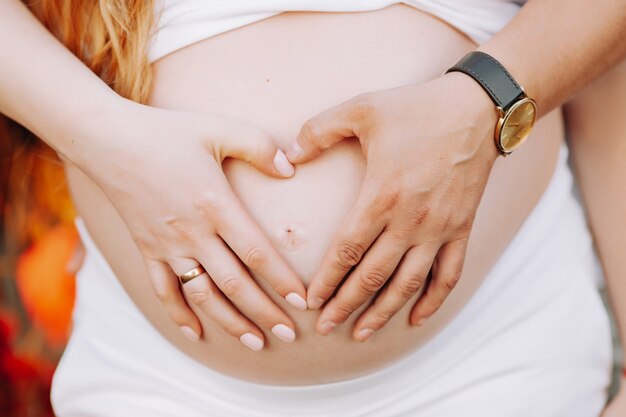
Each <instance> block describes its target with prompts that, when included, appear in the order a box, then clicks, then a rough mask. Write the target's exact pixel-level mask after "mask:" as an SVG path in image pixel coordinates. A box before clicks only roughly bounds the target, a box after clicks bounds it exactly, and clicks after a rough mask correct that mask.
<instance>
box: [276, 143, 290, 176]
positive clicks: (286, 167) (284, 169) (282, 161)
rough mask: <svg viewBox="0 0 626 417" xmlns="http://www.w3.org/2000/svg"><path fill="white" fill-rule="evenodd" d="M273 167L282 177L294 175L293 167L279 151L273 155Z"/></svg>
mask: <svg viewBox="0 0 626 417" xmlns="http://www.w3.org/2000/svg"><path fill="white" fill-rule="evenodd" d="M274 166H275V167H276V170H277V171H278V172H279V173H280V175H282V176H283V177H291V176H292V175H293V173H294V168H293V165H291V163H290V162H289V160H288V159H287V156H285V154H284V153H283V151H281V150H280V149H278V150H277V151H276V154H275V155H274Z"/></svg>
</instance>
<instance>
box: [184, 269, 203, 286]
mask: <svg viewBox="0 0 626 417" xmlns="http://www.w3.org/2000/svg"><path fill="white" fill-rule="evenodd" d="M205 272H206V270H205V269H204V268H203V267H202V265H198V266H196V267H195V268H193V269H190V270H189V271H187V272H185V273H184V274H182V275H181V276H179V277H178V278H179V279H180V282H181V283H183V284H186V283H188V282H189V281H191V280H192V279H194V278H196V277H199V276H200V275H202V274H204V273H205Z"/></svg>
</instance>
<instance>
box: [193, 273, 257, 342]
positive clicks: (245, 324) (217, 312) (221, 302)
mask: <svg viewBox="0 0 626 417" xmlns="http://www.w3.org/2000/svg"><path fill="white" fill-rule="evenodd" d="M183 291H184V293H185V295H186V296H187V298H188V299H189V301H190V303H192V304H193V305H196V306H198V308H199V309H200V311H202V312H203V313H204V314H205V315H206V316H207V317H209V318H211V319H212V320H214V321H215V322H216V323H217V325H218V326H220V327H221V328H222V329H224V330H225V331H226V333H228V334H230V335H231V336H233V337H236V338H238V339H239V341H240V342H241V343H243V344H244V345H245V346H247V347H248V348H250V349H252V350H254V351H260V350H262V349H263V346H264V344H265V337H264V336H263V332H262V331H261V330H259V328H258V327H257V326H256V325H255V324H254V323H252V321H250V320H249V319H248V318H246V317H245V316H243V315H242V314H241V313H240V312H239V311H238V310H237V309H236V308H235V307H234V306H233V305H232V304H231V303H230V301H228V299H226V297H225V296H224V294H223V293H222V292H221V291H220V289H219V288H217V285H215V283H214V282H213V281H212V280H211V278H210V277H209V275H208V274H207V273H204V274H202V275H200V276H198V277H196V278H193V279H192V280H191V281H188V282H187V283H185V284H183Z"/></svg>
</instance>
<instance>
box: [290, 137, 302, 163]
mask: <svg viewBox="0 0 626 417" xmlns="http://www.w3.org/2000/svg"><path fill="white" fill-rule="evenodd" d="M300 155H302V147H301V146H300V144H299V143H298V141H295V142H294V143H293V144H292V145H291V147H290V148H289V149H288V150H287V156H288V157H289V159H295V158H298V157H299V156H300Z"/></svg>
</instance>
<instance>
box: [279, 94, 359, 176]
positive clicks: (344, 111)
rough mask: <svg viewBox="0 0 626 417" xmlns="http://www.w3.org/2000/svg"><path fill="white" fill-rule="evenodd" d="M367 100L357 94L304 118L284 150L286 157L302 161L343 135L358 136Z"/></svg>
mask: <svg viewBox="0 0 626 417" xmlns="http://www.w3.org/2000/svg"><path fill="white" fill-rule="evenodd" d="M366 103H367V96H366V95H361V96H357V97H355V98H353V99H351V100H348V101H346V102H343V103H341V104H339V105H337V106H335V107H332V108H330V109H328V110H325V111H323V112H322V113H320V114H318V115H317V116H315V117H313V118H311V119H309V120H307V121H306V122H305V123H304V124H303V125H302V128H301V129H300V132H299V133H298V136H297V138H296V140H295V141H294V142H293V143H292V145H291V147H290V148H289V149H288V150H287V158H289V160H290V161H291V162H292V163H294V164H298V163H303V162H306V161H309V160H311V159H313V158H315V157H316V156H317V155H319V154H320V153H321V152H322V151H323V150H324V149H327V148H329V147H331V146H332V145H334V144H335V143H337V142H339V141H341V140H343V139H344V138H349V137H354V136H358V131H359V129H358V125H359V124H360V122H361V121H362V119H363V118H364V117H366V115H365V113H366V109H367V107H368V106H367V104H366Z"/></svg>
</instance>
